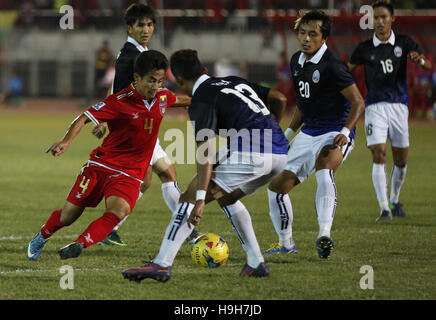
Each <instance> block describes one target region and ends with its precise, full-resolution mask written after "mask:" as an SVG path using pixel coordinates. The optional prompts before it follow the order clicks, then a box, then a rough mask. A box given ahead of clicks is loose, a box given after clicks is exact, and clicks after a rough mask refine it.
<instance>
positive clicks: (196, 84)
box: [192, 74, 210, 95]
mask: <svg viewBox="0 0 436 320" xmlns="http://www.w3.org/2000/svg"><path fill="white" fill-rule="evenodd" d="M209 78H210V76H208V75H207V74H203V75H202V76H200V78H198V79H197V81H195V83H194V87H193V88H192V95H194V93H195V91H196V90H197V89H198V87H199V86H200V85H201V84H202V83H203V82H204V81H206V80H207V79H209Z"/></svg>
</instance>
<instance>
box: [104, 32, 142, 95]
mask: <svg viewBox="0 0 436 320" xmlns="http://www.w3.org/2000/svg"><path fill="white" fill-rule="evenodd" d="M146 50H148V49H144V48H142V47H141V46H140V45H139V43H137V42H136V41H135V40H133V39H132V38H130V37H129V38H128V40H127V42H126V43H125V44H124V46H123V47H122V48H121V51H120V53H119V54H118V57H117V61H116V62H115V78H114V83H113V86H112V93H117V92H119V91H121V90H123V89H125V88H127V87H128V86H129V85H130V84H131V83H132V82H133V81H134V79H133V72H134V65H135V59H136V57H137V56H139V54H140V53H141V52H142V51H146Z"/></svg>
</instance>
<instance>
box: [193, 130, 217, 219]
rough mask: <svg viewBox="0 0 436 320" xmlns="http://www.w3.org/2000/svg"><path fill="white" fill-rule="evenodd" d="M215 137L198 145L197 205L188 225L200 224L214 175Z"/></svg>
mask: <svg viewBox="0 0 436 320" xmlns="http://www.w3.org/2000/svg"><path fill="white" fill-rule="evenodd" d="M215 142H216V141H215V139H208V140H206V141H204V142H201V143H199V144H198V146H197V192H196V196H195V205H194V208H193V209H192V212H191V215H190V216H189V218H188V226H189V227H191V225H194V226H198V224H199V223H200V219H201V217H202V216H203V211H204V206H205V205H206V193H207V189H208V188H209V182H210V178H211V177H212V166H213V163H212V159H213V157H214V156H213V154H214V152H213V150H214V145H215Z"/></svg>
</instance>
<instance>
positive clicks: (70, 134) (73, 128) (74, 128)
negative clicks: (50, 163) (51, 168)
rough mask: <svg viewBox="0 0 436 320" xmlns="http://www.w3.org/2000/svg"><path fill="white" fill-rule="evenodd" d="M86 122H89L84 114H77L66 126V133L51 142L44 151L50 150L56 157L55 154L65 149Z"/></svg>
mask: <svg viewBox="0 0 436 320" xmlns="http://www.w3.org/2000/svg"><path fill="white" fill-rule="evenodd" d="M87 122H89V119H88V117H87V116H85V115H84V114H81V115H80V116H78V117H77V118H76V119H74V121H73V122H72V123H71V125H70V127H69V128H68V131H67V133H66V134H65V136H64V137H63V138H62V140H61V141H58V142H55V143H53V144H52V145H51V147H50V148H48V149H47V150H46V151H45V153H49V152H51V154H52V155H53V156H55V157H57V156H60V155H61V154H62V153H64V152H65V151H67V149H68V147H69V146H70V144H71V142H73V139H74V138H75V137H76V136H77V135H78V134H79V132H80V130H82V128H83V126H84V125H85V123H87Z"/></svg>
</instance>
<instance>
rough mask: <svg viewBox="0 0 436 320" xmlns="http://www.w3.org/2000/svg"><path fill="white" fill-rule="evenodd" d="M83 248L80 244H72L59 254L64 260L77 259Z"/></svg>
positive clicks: (62, 249)
mask: <svg viewBox="0 0 436 320" xmlns="http://www.w3.org/2000/svg"><path fill="white" fill-rule="evenodd" d="M82 250H83V246H82V244H81V243H79V242H72V243H70V244H69V245H66V246H65V247H63V248H61V249H60V250H59V251H58V253H59V256H60V257H61V259H62V260H65V259H70V258H77V257H78V256H80V254H81V253H82Z"/></svg>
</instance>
